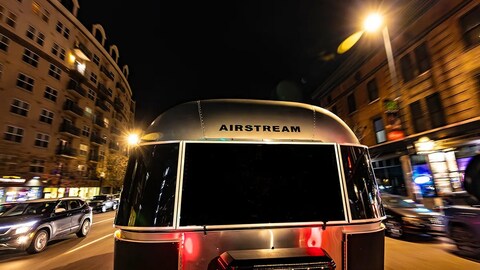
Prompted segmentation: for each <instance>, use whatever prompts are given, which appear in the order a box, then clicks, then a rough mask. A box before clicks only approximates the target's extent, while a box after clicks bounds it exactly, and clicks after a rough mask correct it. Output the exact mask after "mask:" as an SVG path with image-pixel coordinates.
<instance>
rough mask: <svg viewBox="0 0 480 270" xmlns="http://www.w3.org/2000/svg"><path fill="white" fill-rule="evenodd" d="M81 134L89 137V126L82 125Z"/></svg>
mask: <svg viewBox="0 0 480 270" xmlns="http://www.w3.org/2000/svg"><path fill="white" fill-rule="evenodd" d="M82 136H85V137H90V127H89V126H83V129H82Z"/></svg>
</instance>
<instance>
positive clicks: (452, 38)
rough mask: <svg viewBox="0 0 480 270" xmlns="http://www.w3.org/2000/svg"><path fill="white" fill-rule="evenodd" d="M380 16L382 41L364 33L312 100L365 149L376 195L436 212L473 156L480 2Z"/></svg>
mask: <svg viewBox="0 0 480 270" xmlns="http://www.w3.org/2000/svg"><path fill="white" fill-rule="evenodd" d="M387 2H391V3H393V1H387ZM384 7H385V6H384ZM383 12H386V14H385V15H386V16H385V17H386V19H387V20H388V21H386V27H387V28H384V29H383V30H384V31H385V30H387V33H389V36H387V37H388V39H383V38H382V34H381V32H380V33H377V34H374V33H370V34H368V35H364V36H363V37H362V38H361V40H360V42H359V43H357V44H356V45H355V47H354V48H353V49H352V51H350V52H348V54H347V56H348V57H347V58H346V60H345V61H344V62H343V63H342V64H341V65H340V67H339V68H338V69H337V70H336V71H335V72H334V73H333V74H332V75H331V76H330V77H329V78H328V79H327V80H326V81H325V82H324V83H323V84H322V85H320V86H319V87H318V88H317V89H316V91H315V92H314V93H313V94H312V98H313V100H315V102H318V104H319V105H320V106H323V107H325V108H328V109H330V110H331V111H332V112H334V113H335V114H337V115H338V116H339V117H341V118H342V119H344V120H345V121H346V123H347V124H348V125H349V126H350V127H351V128H352V129H354V130H355V132H356V134H357V136H358V138H359V139H360V141H361V142H362V143H363V144H366V145H368V146H369V147H370V152H371V159H372V162H373V165H374V169H375V175H376V177H377V181H378V183H379V186H380V188H382V189H383V190H384V191H387V192H391V193H395V194H402V195H407V196H409V197H412V198H414V199H417V200H423V201H424V202H425V203H426V204H432V206H433V205H438V204H441V197H442V196H443V195H445V194H448V193H451V192H456V191H462V190H463V172H464V169H465V166H466V164H467V163H468V161H469V159H470V158H471V157H472V156H473V155H475V154H476V153H478V152H479V150H480V46H479V45H480V1H478V0H467V1H465V0H452V1H432V0H430V1H400V2H399V1H396V2H395V3H394V5H392V6H391V7H389V9H388V10H384V11H383ZM387 43H390V45H391V48H392V49H391V52H392V57H390V59H389V58H388V57H387V54H386V52H387V51H388V44H387ZM389 60H390V61H389ZM389 63H391V64H392V68H389ZM395 74H396V76H395Z"/></svg>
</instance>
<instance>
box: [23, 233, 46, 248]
mask: <svg viewBox="0 0 480 270" xmlns="http://www.w3.org/2000/svg"><path fill="white" fill-rule="evenodd" d="M47 242H48V232H47V231H46V230H40V231H38V232H37V233H36V234H35V236H34V237H33V239H32V242H31V243H30V246H28V248H27V252H28V253H30V254H35V253H39V252H42V251H43V250H44V249H45V248H46V247H47Z"/></svg>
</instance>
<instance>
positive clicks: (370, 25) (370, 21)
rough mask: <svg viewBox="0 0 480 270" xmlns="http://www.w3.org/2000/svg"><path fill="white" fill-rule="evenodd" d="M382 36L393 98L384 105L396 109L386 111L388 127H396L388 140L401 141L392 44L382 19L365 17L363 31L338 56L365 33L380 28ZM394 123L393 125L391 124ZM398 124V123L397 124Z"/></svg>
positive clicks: (348, 39) (347, 40) (377, 14)
mask: <svg viewBox="0 0 480 270" xmlns="http://www.w3.org/2000/svg"><path fill="white" fill-rule="evenodd" d="M382 26H383V29H382V34H383V43H384V46H385V53H386V55H387V62H388V69H389V71H390V80H391V82H392V88H393V90H394V95H395V96H394V97H393V101H388V102H387V104H386V105H388V106H387V107H395V108H396V109H395V110H393V111H389V110H388V109H387V118H388V121H389V122H392V123H389V126H396V127H395V128H394V130H392V131H394V132H390V133H389V134H390V136H388V137H389V140H396V139H401V138H403V137H404V136H405V134H404V132H403V128H402V127H401V120H400V118H399V117H398V115H397V112H396V111H398V110H400V96H401V93H400V88H399V87H398V79H397V70H396V68H395V61H394V59H393V51H392V44H391V41H390V35H389V33H388V27H387V24H386V23H384V22H383V18H382V16H381V15H380V14H379V13H371V14H370V15H368V16H367V17H366V19H365V20H364V23H363V29H362V30H360V31H358V32H356V33H353V34H352V35H350V36H349V37H347V38H346V39H345V40H344V41H343V42H342V43H340V45H339V46H338V48H337V53H338V54H343V53H345V52H347V51H348V50H349V49H351V48H352V47H353V46H354V45H355V44H356V43H357V42H358V40H360V38H361V37H362V35H363V34H364V33H365V32H376V31H378V30H379V29H380V28H382ZM393 122H394V123H395V125H394V124H393ZM397 122H400V123H397Z"/></svg>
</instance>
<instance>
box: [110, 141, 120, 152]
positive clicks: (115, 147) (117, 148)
mask: <svg viewBox="0 0 480 270" xmlns="http://www.w3.org/2000/svg"><path fill="white" fill-rule="evenodd" d="M108 148H110V149H112V150H116V151H119V150H120V146H119V145H118V144H117V143H116V142H110V143H109V144H108Z"/></svg>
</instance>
